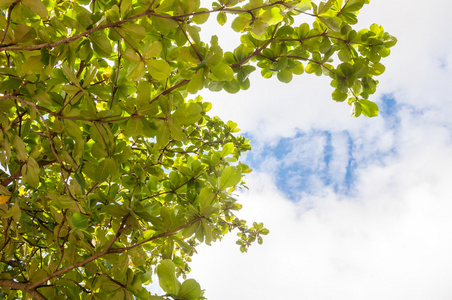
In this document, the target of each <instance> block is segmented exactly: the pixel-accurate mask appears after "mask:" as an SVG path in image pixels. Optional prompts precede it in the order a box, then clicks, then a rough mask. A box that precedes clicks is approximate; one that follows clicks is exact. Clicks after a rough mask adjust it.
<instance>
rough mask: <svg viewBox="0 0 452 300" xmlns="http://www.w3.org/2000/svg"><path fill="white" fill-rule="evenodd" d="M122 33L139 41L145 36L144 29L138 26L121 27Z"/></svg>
mask: <svg viewBox="0 0 452 300" xmlns="http://www.w3.org/2000/svg"><path fill="white" fill-rule="evenodd" d="M122 29H124V31H125V32H126V33H127V34H128V35H129V36H130V37H131V38H133V39H135V40H141V39H143V38H144V36H145V35H146V29H145V28H144V26H143V25H140V24H128V25H124V26H123V27H122Z"/></svg>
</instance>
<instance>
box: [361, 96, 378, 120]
mask: <svg viewBox="0 0 452 300" xmlns="http://www.w3.org/2000/svg"><path fill="white" fill-rule="evenodd" d="M359 104H360V106H361V109H362V113H363V115H365V116H366V117H369V118H371V117H376V116H378V105H377V104H375V103H374V102H372V101H369V100H360V101H359Z"/></svg>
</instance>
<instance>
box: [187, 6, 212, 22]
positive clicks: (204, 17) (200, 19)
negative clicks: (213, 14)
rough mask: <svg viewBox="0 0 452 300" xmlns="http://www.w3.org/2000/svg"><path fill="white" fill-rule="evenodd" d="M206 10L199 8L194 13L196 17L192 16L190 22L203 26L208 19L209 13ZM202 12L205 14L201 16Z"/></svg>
mask: <svg viewBox="0 0 452 300" xmlns="http://www.w3.org/2000/svg"><path fill="white" fill-rule="evenodd" d="M208 11H209V10H208V9H207V8H200V9H198V10H197V11H196V13H197V14H196V15H194V16H193V17H192V18H191V21H192V22H194V23H196V24H204V23H205V22H207V20H208V19H209V16H210V13H208ZM202 12H207V13H204V14H201V13H202Z"/></svg>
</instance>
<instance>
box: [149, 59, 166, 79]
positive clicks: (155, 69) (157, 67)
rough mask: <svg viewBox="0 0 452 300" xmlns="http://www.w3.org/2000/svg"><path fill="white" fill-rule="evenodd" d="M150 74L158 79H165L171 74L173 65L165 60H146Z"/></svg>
mask: <svg viewBox="0 0 452 300" xmlns="http://www.w3.org/2000/svg"><path fill="white" fill-rule="evenodd" d="M146 65H147V66H148V71H149V74H151V76H152V77H154V78H155V79H157V80H159V81H160V80H165V79H166V78H168V77H169V76H170V75H171V67H170V65H169V64H168V63H167V62H166V61H164V60H148V61H147V62H146Z"/></svg>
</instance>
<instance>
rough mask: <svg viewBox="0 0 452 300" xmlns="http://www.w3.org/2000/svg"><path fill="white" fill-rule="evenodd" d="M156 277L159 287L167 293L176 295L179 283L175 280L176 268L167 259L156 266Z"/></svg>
mask: <svg viewBox="0 0 452 300" xmlns="http://www.w3.org/2000/svg"><path fill="white" fill-rule="evenodd" d="M157 275H158V278H159V285H160V287H161V288H162V289H163V290H164V291H165V292H167V293H171V294H175V295H177V294H178V292H179V289H180V285H181V284H180V282H179V281H178V280H177V278H176V266H175V265H174V263H173V262H172V261H171V260H169V259H164V260H162V261H161V262H160V263H159V265H158V266H157Z"/></svg>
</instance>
